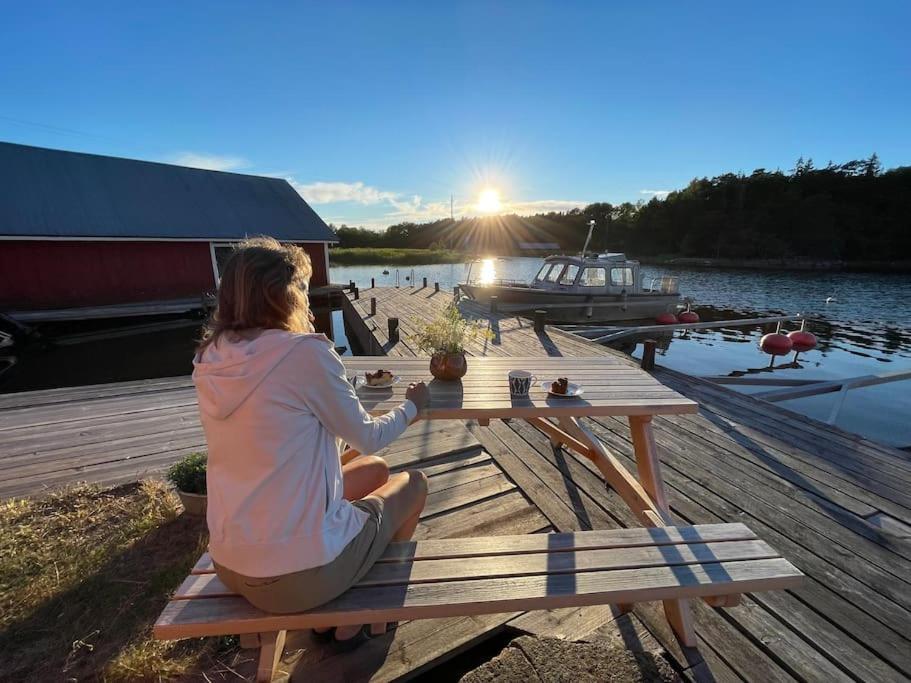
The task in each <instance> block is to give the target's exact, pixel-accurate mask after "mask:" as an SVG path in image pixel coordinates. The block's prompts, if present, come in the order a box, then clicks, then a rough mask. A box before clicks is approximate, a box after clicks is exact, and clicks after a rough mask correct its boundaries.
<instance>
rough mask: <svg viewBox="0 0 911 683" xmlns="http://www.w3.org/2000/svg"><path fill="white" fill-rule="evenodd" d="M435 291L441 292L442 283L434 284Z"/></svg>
mask: <svg viewBox="0 0 911 683" xmlns="http://www.w3.org/2000/svg"><path fill="white" fill-rule="evenodd" d="M433 291H434V292H439V291H440V283H439V282H434V283H433Z"/></svg>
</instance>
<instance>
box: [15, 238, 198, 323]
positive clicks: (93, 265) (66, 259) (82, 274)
mask: <svg viewBox="0 0 911 683" xmlns="http://www.w3.org/2000/svg"><path fill="white" fill-rule="evenodd" d="M214 289H215V275H214V272H213V270H212V258H211V255H210V253H209V244H208V242H127V241H124V242H101V241H99V242H89V241H86V242H80V241H69V240H66V241H56V240H47V241H45V240H23V241H10V240H0V309H12V310H30V309H40V308H67V307H71V306H100V305H104V304H116V303H128V302H134V301H154V300H160V299H180V298H184V297H197V296H200V295H202V294H204V293H205V292H211V291H214Z"/></svg>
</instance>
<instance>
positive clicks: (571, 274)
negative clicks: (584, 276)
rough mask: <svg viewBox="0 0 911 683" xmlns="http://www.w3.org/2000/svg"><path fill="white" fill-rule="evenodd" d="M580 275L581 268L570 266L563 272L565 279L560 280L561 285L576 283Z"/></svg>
mask: <svg viewBox="0 0 911 683" xmlns="http://www.w3.org/2000/svg"><path fill="white" fill-rule="evenodd" d="M578 274H579V266H577V265H574V264H570V265H568V266H566V270H564V271H563V277H561V278H560V284H561V285H571V284H572V283H573V282H575V281H576V275H578Z"/></svg>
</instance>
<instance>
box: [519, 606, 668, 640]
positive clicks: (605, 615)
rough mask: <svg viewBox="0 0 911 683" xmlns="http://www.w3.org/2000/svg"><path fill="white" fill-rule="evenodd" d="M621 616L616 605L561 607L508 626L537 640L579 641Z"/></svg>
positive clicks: (536, 612)
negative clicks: (560, 639)
mask: <svg viewBox="0 0 911 683" xmlns="http://www.w3.org/2000/svg"><path fill="white" fill-rule="evenodd" d="M623 616H624V615H623V612H621V611H620V609H618V608H617V607H616V606H615V605H593V606H589V607H563V608H560V609H552V610H532V611H530V612H525V613H523V614H521V615H520V616H518V617H516V618H515V619H513V620H511V621H510V622H509V626H510V628H514V629H518V630H519V631H523V632H525V633H529V634H531V635H535V636H539V637H549V638H564V639H566V640H581V639H583V638H585V637H586V636H588V635H590V634H592V633H593V632H595V631H597V629H599V628H600V627H602V626H605V625H606V624H612V623H614V621H615V620H616V619H617V618H619V617H623ZM656 645H657V643H656Z"/></svg>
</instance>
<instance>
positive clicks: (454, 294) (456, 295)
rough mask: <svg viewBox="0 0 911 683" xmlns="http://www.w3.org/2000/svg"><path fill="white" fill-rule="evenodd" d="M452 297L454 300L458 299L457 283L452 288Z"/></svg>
mask: <svg viewBox="0 0 911 683" xmlns="http://www.w3.org/2000/svg"><path fill="white" fill-rule="evenodd" d="M452 298H453V299H455V300H456V301H458V300H459V286H458V285H456V286H455V287H453V288H452Z"/></svg>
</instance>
